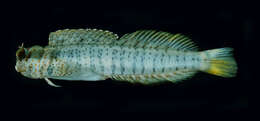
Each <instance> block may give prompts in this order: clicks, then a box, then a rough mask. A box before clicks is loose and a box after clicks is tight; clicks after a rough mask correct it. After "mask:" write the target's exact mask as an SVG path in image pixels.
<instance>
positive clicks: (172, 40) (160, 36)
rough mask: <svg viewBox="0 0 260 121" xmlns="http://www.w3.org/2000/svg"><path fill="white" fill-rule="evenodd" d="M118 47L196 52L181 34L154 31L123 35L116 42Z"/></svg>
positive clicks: (191, 43)
mask: <svg viewBox="0 0 260 121" xmlns="http://www.w3.org/2000/svg"><path fill="white" fill-rule="evenodd" d="M117 44H118V45H122V46H130V47H136V48H139V47H142V48H161V49H168V48H171V49H175V50H183V51H196V50H197V46H196V45H195V44H194V43H193V42H192V41H191V39H189V38H188V37H186V36H184V35H181V34H171V33H168V32H161V31H159V32H156V31H154V30H140V31H136V32H133V33H130V34H125V35H124V36H122V37H121V38H120V39H119V41H118V42H117Z"/></svg>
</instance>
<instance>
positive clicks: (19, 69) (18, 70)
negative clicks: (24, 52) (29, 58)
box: [15, 64, 25, 73]
mask: <svg viewBox="0 0 260 121" xmlns="http://www.w3.org/2000/svg"><path fill="white" fill-rule="evenodd" d="M15 70H16V71H17V72H21V73H22V72H25V69H21V68H19V67H18V65H17V64H16V65H15Z"/></svg>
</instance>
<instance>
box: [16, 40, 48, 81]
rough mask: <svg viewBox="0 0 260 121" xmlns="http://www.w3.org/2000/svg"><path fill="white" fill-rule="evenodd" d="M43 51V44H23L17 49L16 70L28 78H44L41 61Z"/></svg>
mask: <svg viewBox="0 0 260 121" xmlns="http://www.w3.org/2000/svg"><path fill="white" fill-rule="evenodd" d="M43 53H44V49H43V48H42V47H41V46H37V45H36V46H32V47H30V48H25V47H24V46H23V44H22V46H20V47H19V48H18V50H17V51H16V65H15V70H16V71H17V72H20V73H21V74H22V75H23V76H25V77H28V78H42V73H41V71H40V68H41V64H40V61H41V57H42V55H43Z"/></svg>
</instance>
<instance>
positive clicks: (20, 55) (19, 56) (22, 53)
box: [16, 47, 26, 61]
mask: <svg viewBox="0 0 260 121" xmlns="http://www.w3.org/2000/svg"><path fill="white" fill-rule="evenodd" d="M25 57H26V53H25V49H24V48H23V47H21V48H19V49H18V50H17V51H16V58H17V59H18V60H20V61H21V60H22V59H24V58H25Z"/></svg>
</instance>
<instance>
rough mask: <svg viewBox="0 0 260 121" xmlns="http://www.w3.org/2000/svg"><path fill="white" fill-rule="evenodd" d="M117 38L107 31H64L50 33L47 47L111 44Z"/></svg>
mask: <svg viewBox="0 0 260 121" xmlns="http://www.w3.org/2000/svg"><path fill="white" fill-rule="evenodd" d="M117 39H118V36H117V35H116V34H113V33H112V32H109V31H107V30H106V31H104V30H98V29H64V30H58V31H56V32H51V33H50V35H49V45H50V46H56V45H71V44H90V43H104V44H108V43H112V42H113V41H114V40H117Z"/></svg>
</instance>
